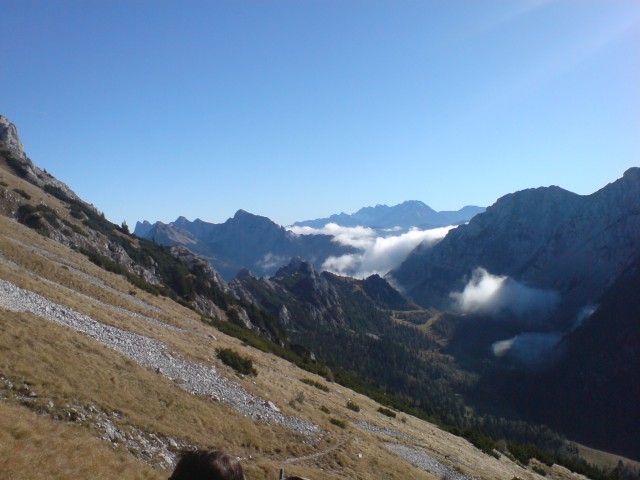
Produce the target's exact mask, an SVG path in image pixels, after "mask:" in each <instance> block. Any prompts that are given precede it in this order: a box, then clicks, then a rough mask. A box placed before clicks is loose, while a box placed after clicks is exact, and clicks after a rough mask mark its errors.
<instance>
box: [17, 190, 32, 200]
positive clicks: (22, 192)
mask: <svg viewBox="0 0 640 480" xmlns="http://www.w3.org/2000/svg"><path fill="white" fill-rule="evenodd" d="M13 191H14V192H16V193H17V194H18V195H20V196H21V197H22V198H26V199H27V200H31V195H29V194H28V193H27V192H25V191H24V190H22V189H21V188H14V189H13Z"/></svg>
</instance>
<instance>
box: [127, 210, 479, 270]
mask: <svg viewBox="0 0 640 480" xmlns="http://www.w3.org/2000/svg"><path fill="white" fill-rule="evenodd" d="M481 211H484V209H483V208H480V207H465V208H463V209H461V210H459V211H457V212H435V211H434V210H432V209H431V208H429V207H428V206H426V205H425V204H424V203H422V202H417V201H409V202H404V203H402V204H400V205H396V206H394V207H387V206H386V205H378V206H376V207H366V208H363V209H361V210H359V211H358V212H357V213H355V214H353V215H346V214H344V213H342V214H340V215H333V216H331V217H330V218H329V219H318V220H309V221H307V222H298V223H297V224H296V225H297V226H312V227H314V226H317V227H319V228H320V227H324V225H326V223H329V222H334V223H338V224H339V225H342V226H346V227H349V226H365V227H371V228H378V229H384V228H393V227H400V228H401V229H404V230H406V229H408V228H411V227H420V228H427V227H428V228H435V227H440V226H446V225H452V224H458V223H461V222H466V221H468V220H469V219H470V218H472V217H473V216H474V215H475V214H477V213H478V212H481ZM325 220H326V222H325ZM314 228H315V227H314ZM134 233H135V235H138V236H139V237H142V238H146V239H148V240H153V241H155V242H157V243H160V244H162V245H168V246H183V247H186V248H189V249H190V250H192V251H193V252H195V253H197V254H199V255H202V256H204V257H205V258H207V259H208V260H209V261H210V262H211V264H212V265H213V266H214V267H215V269H216V270H218V271H219V272H220V274H221V275H222V276H223V277H224V278H225V279H227V280H231V279H232V278H233V277H234V276H235V275H236V274H237V273H238V272H239V271H240V270H242V269H244V268H246V269H249V270H250V271H251V272H253V273H255V274H257V275H259V276H262V275H266V276H269V275H273V274H274V273H275V272H276V271H277V270H278V269H279V268H280V267H282V266H284V265H286V264H287V263H288V262H289V260H290V259H291V258H294V257H301V258H304V259H305V260H307V261H309V262H310V263H311V264H313V265H314V266H315V267H316V268H318V269H322V265H323V263H324V261H325V260H326V259H327V258H328V257H340V256H342V255H348V254H351V253H356V252H358V251H359V250H358V249H356V248H354V247H351V246H347V245H342V244H340V243H337V242H335V241H333V237H332V236H331V235H322V234H314V235H298V234H296V233H293V232H291V231H289V230H287V229H285V228H284V227H282V226H280V225H278V224H276V223H274V222H273V221H271V220H270V219H268V218H267V217H262V216H259V215H254V214H251V213H249V212H246V211H244V210H238V212H237V213H236V214H235V215H234V216H233V218H230V219H228V220H227V221H226V222H224V223H220V224H215V223H208V222H205V221H202V220H200V219H196V220H194V221H190V220H187V219H186V218H185V217H179V218H178V219H177V220H176V221H175V222H171V223H169V224H165V223H162V222H156V223H154V224H151V223H149V222H148V221H144V222H137V223H136V227H135V230H134Z"/></svg>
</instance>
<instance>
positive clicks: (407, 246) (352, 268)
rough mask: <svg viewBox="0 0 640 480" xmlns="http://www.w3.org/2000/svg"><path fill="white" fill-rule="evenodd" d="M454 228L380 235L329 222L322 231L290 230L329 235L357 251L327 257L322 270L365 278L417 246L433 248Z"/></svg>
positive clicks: (388, 231)
mask: <svg viewBox="0 0 640 480" xmlns="http://www.w3.org/2000/svg"><path fill="white" fill-rule="evenodd" d="M452 228H454V227H442V228H436V229H431V230H420V229H417V228H414V229H411V230H409V231H408V232H405V233H402V234H396V235H394V233H397V230H396V229H386V230H385V231H384V232H383V234H380V233H378V232H376V231H375V230H374V229H372V228H367V227H342V226H339V225H337V224H335V223H329V224H327V225H325V226H324V227H323V228H311V227H293V228H292V229H291V230H292V231H293V232H294V233H297V234H300V235H317V234H325V235H332V236H333V238H334V241H335V242H337V243H340V244H341V245H348V246H351V247H354V248H357V249H359V250H361V251H360V252H358V253H354V254H349V255H342V256H340V257H329V258H327V259H326V260H325V262H324V264H323V265H322V268H323V269H324V270H328V271H330V272H333V273H337V274H339V275H350V276H353V277H359V278H362V277H367V276H369V275H372V274H374V273H378V274H381V275H384V274H386V273H387V272H389V270H391V269H393V268H395V267H397V266H398V265H400V263H402V261H403V260H404V259H405V258H407V256H408V255H409V253H410V252H411V251H412V250H413V249H414V248H416V247H417V246H418V245H420V244H421V243H427V244H428V245H435V244H436V243H437V242H439V241H440V240H442V239H443V238H444V237H445V236H446V235H447V233H448V232H449V230H451V229H452Z"/></svg>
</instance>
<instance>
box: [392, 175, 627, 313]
mask: <svg viewBox="0 0 640 480" xmlns="http://www.w3.org/2000/svg"><path fill="white" fill-rule="evenodd" d="M639 239H640V168H632V169H630V170H628V171H627V172H626V173H625V174H624V176H623V177H622V178H621V179H619V180H617V181H616V182H614V183H612V184H609V185H607V186H605V187H604V188H602V189H601V190H599V191H598V192H596V193H594V194H592V195H587V196H580V195H576V194H574V193H571V192H568V191H566V190H563V189H561V188H558V187H548V188H538V189H530V190H524V191H521V192H517V193H513V194H509V195H506V196H504V197H502V198H500V199H499V200H498V201H497V202H496V203H495V204H494V205H492V206H491V207H489V208H488V209H487V211H486V212H485V213H483V214H480V215H478V216H476V217H474V218H473V219H472V220H471V221H470V222H469V223H468V224H467V225H462V226H460V227H458V228H456V229H454V230H452V231H451V232H449V235H448V236H447V237H446V238H445V239H444V240H443V241H442V242H440V243H439V244H437V245H436V246H434V247H433V248H426V247H421V248H418V249H416V250H415V251H414V252H413V253H412V254H411V255H410V256H409V257H408V258H407V260H406V261H405V262H404V263H403V264H402V265H401V266H400V267H398V268H397V269H396V270H395V271H393V272H391V274H390V277H392V278H393V279H394V280H395V281H396V282H398V283H399V284H400V285H402V286H403V287H404V288H405V289H406V291H407V292H408V293H409V295H410V296H411V297H412V298H413V299H414V300H415V301H416V302H418V303H420V304H422V305H438V306H441V307H443V306H446V305H447V303H448V301H449V293H450V292H452V291H454V290H460V289H461V288H462V287H463V286H464V283H465V282H466V280H467V279H468V276H469V275H470V274H471V272H472V271H473V270H474V269H475V268H476V267H484V268H486V269H487V270H488V271H489V272H491V273H493V274H496V275H508V276H510V277H512V278H514V279H515V280H518V281H520V282H523V283H525V284H528V285H530V286H534V287H538V288H545V289H553V290H555V291H557V292H559V293H560V294H561V296H562V299H563V308H565V309H567V311H570V310H571V309H577V308H580V307H581V306H584V305H585V304H587V303H589V302H590V301H594V300H595V299H597V297H598V296H599V295H601V294H602V293H604V291H605V290H606V289H607V288H608V287H609V286H610V285H611V284H612V283H613V282H614V280H615V279H616V278H617V277H618V275H620V274H621V272H622V271H623V270H624V269H625V268H627V267H628V266H629V265H630V264H631V263H632V262H633V260H634V259H635V258H636V257H637V256H638V255H639V254H640V245H639Z"/></svg>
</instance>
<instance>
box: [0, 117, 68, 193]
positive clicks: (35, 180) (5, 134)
mask: <svg viewBox="0 0 640 480" xmlns="http://www.w3.org/2000/svg"><path fill="white" fill-rule="evenodd" d="M0 155H1V156H2V157H4V159H5V161H6V162H7V163H8V164H9V167H11V168H12V169H13V170H14V171H15V172H16V173H17V174H18V175H20V176H21V177H22V178H24V179H25V180H27V181H28V182H29V183H32V184H34V185H37V186H38V187H40V188H44V187H45V186H49V187H54V188H56V189H59V190H60V191H62V192H64V194H65V195H66V196H67V197H69V198H71V199H73V200H75V201H80V198H79V197H78V196H77V195H76V194H75V192H74V191H73V190H71V189H70V188H69V187H68V186H67V185H66V184H65V183H63V182H61V181H60V180H58V179H56V178H54V177H53V176H51V175H49V174H48V173H47V172H46V171H44V170H42V169H40V168H38V167H37V166H35V165H34V164H33V162H32V161H31V159H29V157H27V154H26V153H25V150H24V145H23V143H22V140H20V136H19V135H18V129H17V128H16V126H15V125H14V124H13V123H11V122H10V121H9V120H8V119H7V118H6V117H5V116H3V115H0Z"/></svg>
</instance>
